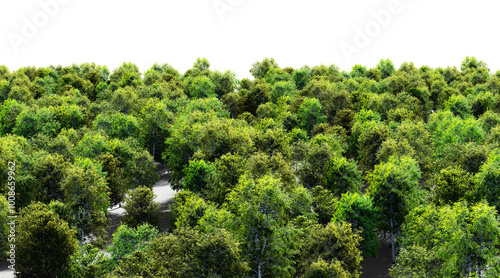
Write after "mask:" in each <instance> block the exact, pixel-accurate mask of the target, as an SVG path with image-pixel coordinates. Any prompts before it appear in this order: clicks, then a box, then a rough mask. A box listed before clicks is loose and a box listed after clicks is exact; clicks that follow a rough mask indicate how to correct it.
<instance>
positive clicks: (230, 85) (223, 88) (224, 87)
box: [210, 70, 239, 99]
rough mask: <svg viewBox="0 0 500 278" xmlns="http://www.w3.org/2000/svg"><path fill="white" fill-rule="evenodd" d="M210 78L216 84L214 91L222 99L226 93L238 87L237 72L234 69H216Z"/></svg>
mask: <svg viewBox="0 0 500 278" xmlns="http://www.w3.org/2000/svg"><path fill="white" fill-rule="evenodd" d="M210 79H211V80H212V83H213V84H214V93H215V95H216V96H217V97H218V98H219V99H220V98H222V97H223V96H224V95H226V94H229V93H232V92H234V91H235V90H236V88H237V87H238V83H239V81H238V79H237V78H236V74H235V73H234V72H232V71H229V70H228V71H225V72H223V73H222V72H219V71H214V72H213V73H212V74H211V76H210Z"/></svg>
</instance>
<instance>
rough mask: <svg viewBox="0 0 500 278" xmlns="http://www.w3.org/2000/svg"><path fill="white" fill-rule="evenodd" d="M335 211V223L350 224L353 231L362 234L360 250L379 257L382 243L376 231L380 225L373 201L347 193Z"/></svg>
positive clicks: (356, 194) (358, 194)
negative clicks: (378, 253) (343, 222)
mask: <svg viewBox="0 0 500 278" xmlns="http://www.w3.org/2000/svg"><path fill="white" fill-rule="evenodd" d="M333 211H334V213H333V216H332V221H333V222H335V223H339V222H341V221H345V222H347V223H350V224H351V227H352V229H353V231H354V232H356V233H359V234H360V236H361V238H362V239H361V242H360V246H359V249H360V250H361V251H362V252H363V253H364V255H365V256H366V255H369V256H373V257H377V251H378V249H379V248H380V241H379V239H378V236H377V234H376V233H375V231H376V229H377V227H378V225H379V223H378V222H379V219H378V218H379V217H378V211H377V210H376V209H375V208H374V207H373V201H372V199H371V198H370V197H367V196H363V195H361V194H360V193H356V192H355V193H351V192H347V193H345V194H342V197H341V198H340V200H339V201H338V202H337V203H336V204H335V208H334V210H333Z"/></svg>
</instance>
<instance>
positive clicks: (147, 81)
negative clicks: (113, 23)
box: [0, 57, 500, 277]
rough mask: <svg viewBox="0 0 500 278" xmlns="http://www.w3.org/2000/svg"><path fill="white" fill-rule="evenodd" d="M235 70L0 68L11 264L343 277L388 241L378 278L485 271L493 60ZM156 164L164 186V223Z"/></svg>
mask: <svg viewBox="0 0 500 278" xmlns="http://www.w3.org/2000/svg"><path fill="white" fill-rule="evenodd" d="M250 73H251V74H252V76H253V77H254V78H253V79H247V78H243V79H238V77H237V76H236V74H235V73H234V72H232V71H231V70H227V71H223V72H222V71H218V70H212V69H211V68H210V63H209V61H208V60H207V59H205V58H199V59H197V60H196V62H195V63H194V64H193V66H192V68H190V69H188V70H187V71H186V72H184V73H180V72H179V71H177V70H176V69H175V68H173V67H172V66H171V65H169V64H163V65H160V64H154V65H153V66H152V67H151V68H150V69H148V70H147V71H145V72H140V71H139V68H138V67H137V66H136V65H135V64H133V63H123V64H122V65H121V66H119V67H118V68H116V69H114V70H113V71H112V72H111V71H110V70H109V69H108V68H107V67H106V66H103V65H96V64H94V63H84V64H79V65H78V64H74V65H72V66H68V67H63V66H48V67H38V68H37V67H23V68H19V69H17V70H14V71H10V70H9V69H8V68H7V67H6V66H0V219H1V222H0V239H1V240H0V251H1V252H2V255H3V256H4V257H5V258H6V256H7V252H8V251H9V250H10V245H9V242H8V240H7V238H8V236H9V233H10V227H9V226H7V218H8V215H16V216H17V217H18V227H17V229H18V230H17V234H16V243H15V244H16V248H17V249H16V250H18V251H16V252H18V256H16V275H17V276H18V277H131V276H134V277H139V276H141V277H359V276H360V274H361V273H362V272H363V269H362V266H361V264H362V261H363V260H364V258H366V257H367V256H377V250H378V248H380V239H381V238H384V237H389V238H390V242H391V247H392V251H391V252H392V260H393V264H394V265H393V267H392V268H391V275H392V276H393V277H410V276H411V277H476V276H482V277H484V276H486V277H497V275H498V273H499V272H500V260H499V258H500V249H499V247H500V228H499V226H500V222H499V218H498V211H499V209H500V201H499V200H500V189H499V187H498V185H499V184H500V151H499V149H500V71H497V72H495V73H493V72H491V71H490V69H489V68H488V66H487V64H486V63H485V62H484V61H480V60H478V59H476V58H475V57H466V58H465V60H464V61H463V62H462V63H461V66H460V68H456V67H449V66H448V67H438V68H430V67H428V66H422V67H420V68H417V67H416V66H415V65H414V64H413V63H411V62H405V63H403V64H401V65H400V66H399V67H398V68H397V67H396V66H395V65H394V64H393V63H392V61H391V60H389V59H382V60H380V62H379V63H378V65H377V66H375V67H373V68H367V67H365V66H363V65H355V66H353V68H352V69H351V70H350V71H346V70H341V69H340V68H339V67H337V66H335V65H316V66H303V67H301V68H292V67H280V66H279V65H278V63H277V62H276V61H275V60H274V59H272V58H265V59H263V60H262V61H258V62H256V63H254V64H253V65H252V67H251V69H250ZM12 164H15V170H13V168H12V167H11V165H12ZM158 167H160V168H161V167H163V168H162V169H166V170H168V171H169V173H170V178H169V183H170V186H171V188H172V189H174V190H176V191H178V193H177V194H176V196H175V197H174V199H173V200H172V201H173V204H172V205H171V208H170V210H171V212H170V210H169V212H168V213H170V214H171V218H172V221H171V222H172V225H170V226H169V227H166V228H165V227H164V228H162V227H160V226H159V222H158V219H159V217H161V215H162V214H165V213H167V212H164V211H158V207H159V204H158V203H157V202H155V201H154V197H155V194H154V193H153V190H152V188H153V186H154V185H155V184H156V182H157V181H158V180H159V175H158V174H157V171H158ZM11 192H12V193H11ZM9 196H10V199H9ZM9 200H15V207H14V208H12V207H10V206H9ZM122 203H123V204H125V205H124V208H125V209H126V211H127V212H126V217H125V218H124V221H122V225H121V226H120V228H119V229H118V230H117V231H116V233H115V234H114V235H113V238H108V237H107V233H106V231H108V230H109V221H108V218H107V216H108V210H109V209H110V208H111V207H113V206H115V205H118V204H122ZM12 209H13V211H12ZM47 223H48V224H47ZM21 229H22V231H21ZM47 235H52V236H53V239H54V240H53V241H44V240H42V239H43V238H45V237H46V236H47ZM56 239H57V242H56ZM51 244H52V245H55V244H57V246H51ZM110 244H111V248H108V249H107V250H108V251H109V252H108V253H109V254H110V255H109V256H108V255H106V254H105V253H103V250H105V249H104V248H105V247H106V246H107V245H110ZM30 250H36V252H37V253H36V254H37V255H34V256H30V255H29V254H30V252H31V251H30ZM54 250H57V252H54ZM33 252H34V251H33ZM33 254H34V253H33ZM42 258H43V259H44V260H47V261H49V262H51V264H52V265H53V267H52V268H48V266H47V265H45V264H44V261H41V260H42ZM34 266H40V267H34ZM47 271H50V272H51V274H50V275H49V276H47V273H44V272H47ZM44 275H45V276H44ZM408 275H410V276H408Z"/></svg>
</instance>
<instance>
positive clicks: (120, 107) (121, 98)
mask: <svg viewBox="0 0 500 278" xmlns="http://www.w3.org/2000/svg"><path fill="white" fill-rule="evenodd" d="M138 99H139V97H138V96H137V93H136V90H134V88H132V87H130V86H127V87H125V88H119V89H117V90H116V91H114V92H113V93H112V94H111V99H110V100H109V103H110V104H111V107H112V108H113V109H114V110H115V111H117V112H121V113H123V114H126V115H129V114H133V113H135V112H137V110H138V109H139V105H138V104H139V103H138Z"/></svg>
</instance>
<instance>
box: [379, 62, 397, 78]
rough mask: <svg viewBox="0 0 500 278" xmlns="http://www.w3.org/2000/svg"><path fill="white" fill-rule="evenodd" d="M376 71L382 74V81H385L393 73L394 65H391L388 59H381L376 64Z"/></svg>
mask: <svg viewBox="0 0 500 278" xmlns="http://www.w3.org/2000/svg"><path fill="white" fill-rule="evenodd" d="M377 69H378V70H379V71H380V73H381V74H382V76H381V77H382V79H385V78H387V77H389V76H391V75H392V73H393V72H394V64H393V63H392V61H391V60H389V59H385V60H384V59H381V60H380V62H379V63H378V64H377Z"/></svg>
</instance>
